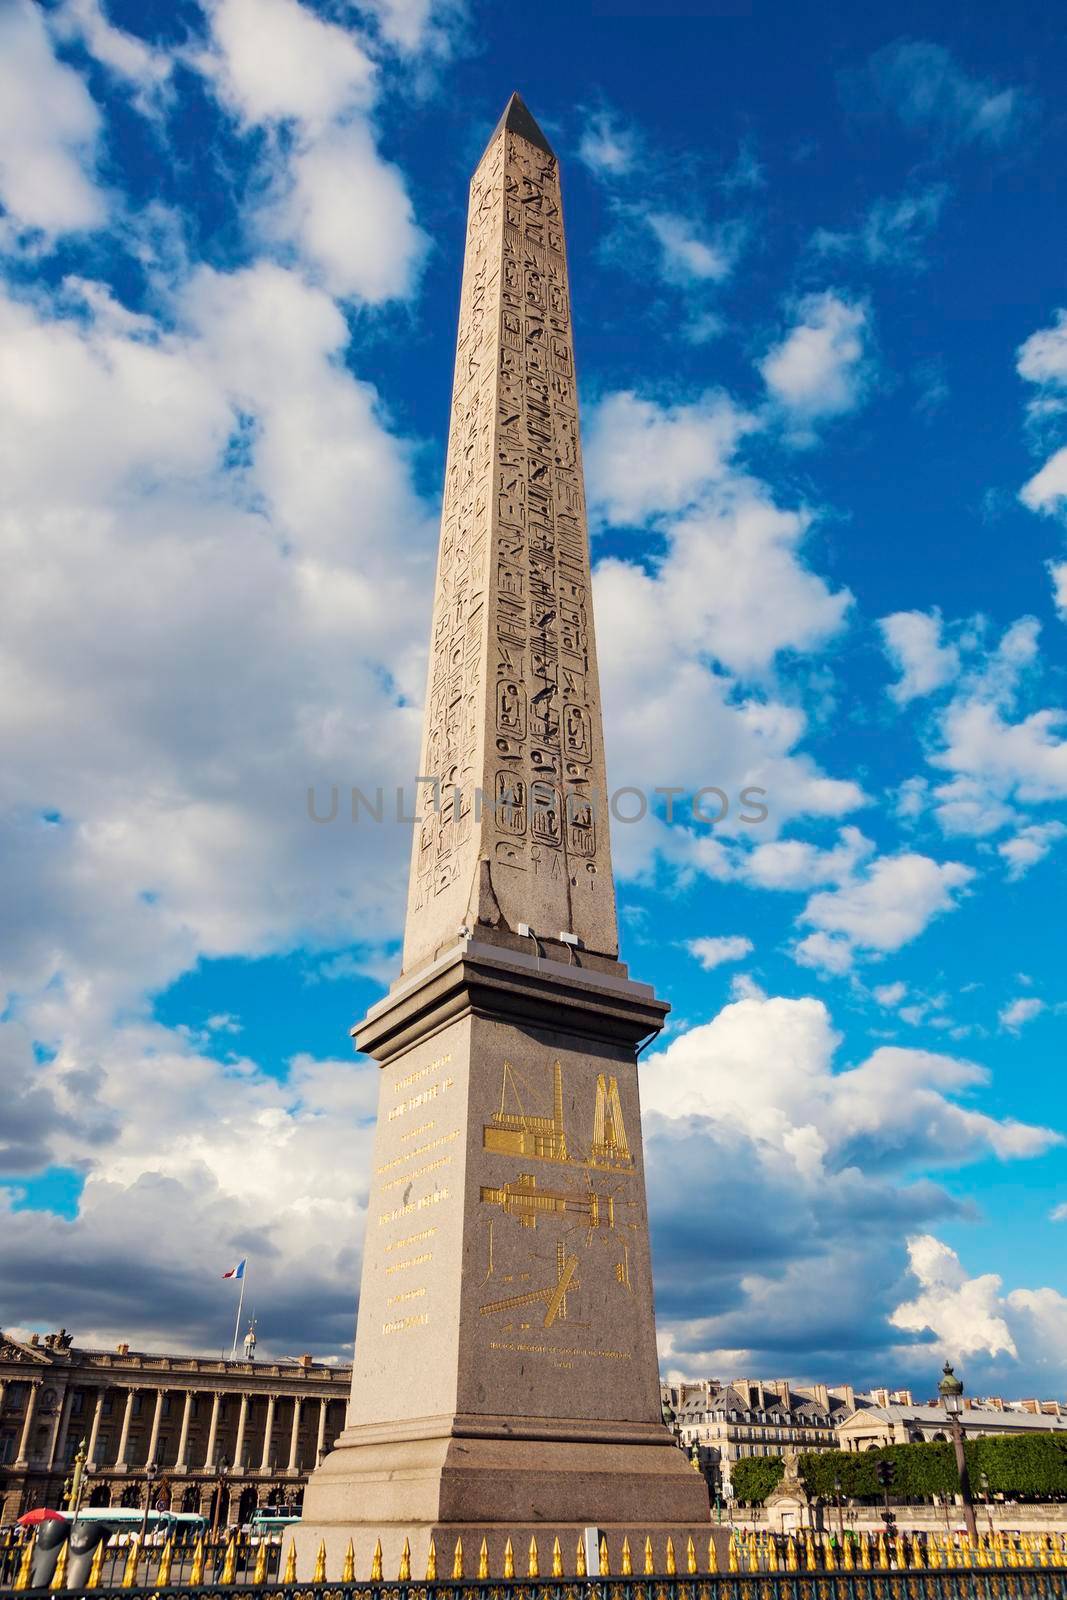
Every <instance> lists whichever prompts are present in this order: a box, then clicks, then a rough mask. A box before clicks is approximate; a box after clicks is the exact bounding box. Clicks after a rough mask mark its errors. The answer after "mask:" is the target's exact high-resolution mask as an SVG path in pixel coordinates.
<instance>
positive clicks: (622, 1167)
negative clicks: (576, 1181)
mask: <svg viewBox="0 0 1067 1600" xmlns="http://www.w3.org/2000/svg"><path fill="white" fill-rule="evenodd" d="M520 1089H521V1091H525V1093H526V1094H527V1095H529V1092H530V1089H529V1084H528V1083H527V1081H526V1079H525V1078H524V1077H523V1076H522V1074H521V1073H519V1072H518V1071H517V1070H516V1068H515V1067H513V1066H512V1064H511V1062H510V1061H505V1062H504V1069H503V1073H502V1075H501V1082H500V1108H499V1110H497V1111H494V1112H493V1113H492V1115H491V1117H490V1118H489V1121H488V1122H486V1123H484V1124H483V1127H482V1145H483V1148H484V1149H485V1150H488V1151H489V1152H491V1154H493V1155H505V1156H523V1157H532V1158H533V1159H534V1160H536V1161H554V1162H557V1163H558V1164H559V1165H561V1166H568V1167H584V1168H586V1169H587V1170H588V1171H591V1172H632V1171H633V1170H634V1158H633V1155H632V1153H631V1150H630V1143H629V1140H628V1138H627V1136H626V1125H625V1123H624V1121H623V1115H622V1101H621V1099H620V1096H619V1082H618V1079H617V1078H616V1077H615V1075H614V1074H613V1073H606V1072H600V1073H598V1074H597V1080H596V1098H595V1102H594V1107H593V1136H592V1139H591V1141H590V1144H589V1153H588V1155H582V1154H580V1153H577V1152H576V1151H575V1150H574V1149H573V1148H572V1146H571V1145H570V1144H568V1140H567V1133H566V1129H565V1128H564V1124H563V1067H562V1065H561V1063H560V1062H559V1061H555V1062H553V1065H552V1115H551V1116H547V1117H546V1116H540V1115H537V1114H535V1113H532V1112H528V1111H527V1110H526V1109H525V1106H524V1105H523V1100H522V1093H521V1092H520Z"/></svg>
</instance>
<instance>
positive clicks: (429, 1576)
mask: <svg viewBox="0 0 1067 1600" xmlns="http://www.w3.org/2000/svg"><path fill="white" fill-rule="evenodd" d="M426 1582H427V1583H436V1582H437V1546H436V1544H435V1543H434V1537H433V1534H432V1533H431V1535H430V1548H429V1550H427V1552H426Z"/></svg>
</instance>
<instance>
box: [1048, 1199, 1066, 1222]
mask: <svg viewBox="0 0 1067 1600" xmlns="http://www.w3.org/2000/svg"><path fill="white" fill-rule="evenodd" d="M1048 1219H1049V1221H1050V1222H1067V1201H1064V1202H1062V1203H1061V1204H1060V1205H1058V1206H1053V1208H1052V1210H1051V1211H1050V1212H1049V1214H1048Z"/></svg>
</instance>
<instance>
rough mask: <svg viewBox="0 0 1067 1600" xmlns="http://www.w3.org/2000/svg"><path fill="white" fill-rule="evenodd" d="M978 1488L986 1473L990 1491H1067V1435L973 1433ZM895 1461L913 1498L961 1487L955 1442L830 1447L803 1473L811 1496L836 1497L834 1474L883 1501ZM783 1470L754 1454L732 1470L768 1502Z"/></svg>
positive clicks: (747, 1490) (740, 1486) (853, 1492)
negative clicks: (883, 1465)
mask: <svg viewBox="0 0 1067 1600" xmlns="http://www.w3.org/2000/svg"><path fill="white" fill-rule="evenodd" d="M964 1448H965V1452H966V1456H967V1470H968V1472H969V1473H970V1478H971V1489H972V1492H973V1493H974V1494H975V1495H976V1496H977V1495H978V1494H979V1493H980V1491H981V1481H982V1473H983V1472H984V1473H985V1474H986V1476H987V1477H988V1479H989V1488H990V1492H991V1493H993V1494H1010V1495H1022V1496H1035V1497H1038V1498H1053V1499H1054V1498H1059V1497H1061V1496H1067V1435H1064V1434H1058V1433H1031V1434H1026V1435H1023V1436H1022V1437H1019V1436H1018V1435H1016V1436H1012V1435H1010V1434H995V1435H993V1436H992V1437H990V1438H988V1439H972V1440H969V1441H968V1442H967V1444H966V1445H965V1447H964ZM879 1461H891V1462H892V1463H893V1466H894V1468H895V1469H896V1470H895V1474H894V1478H893V1487H892V1489H891V1490H890V1495H891V1496H894V1497H896V1496H899V1497H900V1498H901V1499H905V1500H921V1499H928V1498H930V1496H932V1495H946V1494H947V1495H951V1494H955V1493H956V1492H957V1490H958V1488H959V1479H958V1477H957V1475H956V1453H955V1450H954V1449H953V1447H952V1445H951V1444H941V1443H938V1444H895V1445H887V1446H886V1447H885V1448H884V1449H881V1450H864V1451H861V1452H859V1453H853V1452H851V1451H845V1450H828V1451H825V1452H824V1453H821V1454H815V1453H810V1454H809V1453H805V1454H803V1455H801V1457H800V1475H801V1477H802V1478H803V1480H804V1483H805V1486H806V1488H807V1490H808V1493H809V1494H810V1495H813V1496H814V1495H818V1496H820V1497H822V1498H823V1499H832V1497H833V1494H834V1479H835V1477H836V1478H839V1479H840V1480H841V1492H842V1494H843V1495H844V1496H845V1497H846V1498H848V1499H852V1500H880V1499H881V1497H882V1489H881V1486H880V1485H879V1483H878V1478H877V1476H876V1473H875V1466H876V1463H877V1462H879ZM781 1476H782V1462H781V1459H780V1458H779V1457H778V1456H746V1457H745V1458H744V1459H743V1460H741V1461H735V1462H734V1464H733V1467H732V1468H731V1478H732V1482H733V1486H734V1494H735V1495H736V1497H737V1498H738V1499H739V1500H745V1501H747V1502H749V1503H750V1504H758V1503H761V1502H762V1501H763V1500H765V1499H766V1498H767V1496H768V1494H770V1492H771V1490H772V1489H773V1488H774V1487H775V1485H776V1484H777V1483H778V1482H779V1480H780V1479H781Z"/></svg>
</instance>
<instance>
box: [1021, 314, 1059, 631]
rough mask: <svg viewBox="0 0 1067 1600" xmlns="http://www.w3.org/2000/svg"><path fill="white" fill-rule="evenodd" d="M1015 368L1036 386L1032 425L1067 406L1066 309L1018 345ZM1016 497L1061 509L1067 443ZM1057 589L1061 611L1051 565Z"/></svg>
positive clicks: (1034, 507) (1036, 506) (1037, 507)
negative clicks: (1050, 324) (1051, 324)
mask: <svg viewBox="0 0 1067 1600" xmlns="http://www.w3.org/2000/svg"><path fill="white" fill-rule="evenodd" d="M1016 370H1017V372H1018V373H1019V376H1020V377H1021V378H1024V379H1025V380H1026V382H1027V383H1032V384H1035V385H1036V386H1037V391H1038V392H1037V396H1036V398H1035V399H1033V400H1031V402H1030V404H1029V407H1028V411H1029V416H1030V420H1031V422H1032V423H1034V424H1041V423H1043V422H1044V421H1046V420H1047V419H1049V418H1056V417H1059V415H1060V414H1061V413H1062V412H1063V410H1064V408H1065V406H1067V310H1060V311H1057V313H1056V321H1055V323H1054V325H1053V326H1052V327H1050V328H1041V329H1039V330H1038V332H1037V333H1033V334H1031V335H1030V337H1029V339H1027V340H1026V341H1025V342H1024V343H1023V344H1022V345H1020V346H1019V350H1018V352H1017V358H1016ZM1019 499H1020V500H1021V501H1022V503H1023V505H1025V506H1027V507H1028V508H1029V509H1030V510H1031V511H1040V512H1045V513H1057V512H1061V511H1062V510H1063V509H1064V504H1063V503H1064V501H1065V500H1067V446H1064V447H1062V448H1060V449H1059V450H1056V451H1054V453H1053V454H1052V455H1051V456H1049V458H1048V460H1047V461H1046V462H1045V464H1044V466H1043V467H1041V468H1040V470H1039V471H1038V472H1036V473H1035V474H1034V476H1033V477H1032V478H1031V479H1030V480H1029V481H1028V482H1027V483H1025V484H1024V485H1023V487H1022V489H1021V490H1020V491H1019ZM1049 570H1050V571H1051V573H1052V578H1053V584H1054V586H1055V588H1056V592H1057V598H1056V605H1057V609H1058V610H1060V611H1061V612H1063V611H1064V610H1065V609H1067V607H1065V606H1064V603H1063V597H1062V594H1061V593H1060V578H1059V573H1060V571H1061V570H1062V569H1060V568H1058V567H1057V566H1055V565H1054V564H1050V568H1049Z"/></svg>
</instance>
